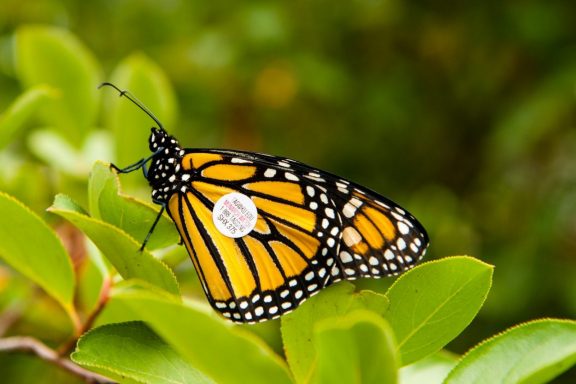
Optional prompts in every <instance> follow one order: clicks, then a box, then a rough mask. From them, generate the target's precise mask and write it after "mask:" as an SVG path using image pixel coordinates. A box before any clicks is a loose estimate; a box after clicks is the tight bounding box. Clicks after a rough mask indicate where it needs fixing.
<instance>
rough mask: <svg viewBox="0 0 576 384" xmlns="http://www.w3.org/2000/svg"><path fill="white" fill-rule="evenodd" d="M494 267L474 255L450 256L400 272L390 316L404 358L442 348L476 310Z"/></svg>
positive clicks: (392, 290)
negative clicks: (403, 272)
mask: <svg viewBox="0 0 576 384" xmlns="http://www.w3.org/2000/svg"><path fill="white" fill-rule="evenodd" d="M492 271H493V267H492V266H490V265H488V264H485V263H483V262H481V261H479V260H477V259H474V258H472V257H465V256H459V257H449V258H445V259H441V260H437V261H432V262H428V263H425V264H422V265H420V266H418V267H416V268H414V269H412V270H410V271H408V272H407V273H405V274H404V275H401V276H400V277H399V278H398V280H396V282H394V284H393V285H392V286H391V287H390V289H389V290H388V291H387V293H386V296H387V297H388V299H389V300H390V306H389V307H388V311H387V312H386V315H385V317H386V319H387V320H388V321H389V322H390V325H391V326H392V329H393V330H394V334H395V335H396V341H397V343H398V348H399V349H400V354H401V360H402V364H403V365H406V364H410V363H412V362H414V361H416V360H419V359H422V358H424V357H426V356H428V355H430V354H432V353H434V352H437V351H439V350H440V349H441V348H442V347H444V346H445V345H446V344H447V343H448V342H450V341H451V340H452V339H454V338H455V337H456V336H458V334H460V332H462V330H464V328H466V326H468V324H470V322H471V321H472V319H473V318H474V317H475V316H476V314H477V313H478V311H479V310H480V307H481V306H482V304H483V303H484V300H485V299H486V296H487V295H488V291H489V290H490V285H491V282H492Z"/></svg>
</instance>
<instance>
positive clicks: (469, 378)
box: [445, 319, 576, 384]
mask: <svg viewBox="0 0 576 384" xmlns="http://www.w3.org/2000/svg"><path fill="white" fill-rule="evenodd" d="M574 364H576V321H569V320H555V319H544V320H536V321H532V322H529V323H526V324H521V325H518V326H515V327H512V328H510V329H508V330H506V331H505V332H504V333H502V334H500V335H497V336H495V337H493V338H491V339H488V340H487V341H484V342H482V343H480V344H479V345H478V346H476V347H474V348H473V349H472V350H471V351H469V352H468V353H467V354H466V355H465V356H464V357H463V358H462V360H460V362H459V363H458V365H456V367H454V369H453V370H452V371H451V372H450V374H449V375H448V377H447V378H446V381H445V383H447V384H457V383H466V384H468V383H503V384H512V383H523V384H527V383H531V384H536V383H548V382H550V381H551V380H552V379H553V378H554V377H556V376H558V375H560V374H561V373H562V372H564V371H566V370H567V369H568V368H570V367H571V366H573V365H574Z"/></svg>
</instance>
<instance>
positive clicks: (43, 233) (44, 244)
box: [0, 192, 75, 313]
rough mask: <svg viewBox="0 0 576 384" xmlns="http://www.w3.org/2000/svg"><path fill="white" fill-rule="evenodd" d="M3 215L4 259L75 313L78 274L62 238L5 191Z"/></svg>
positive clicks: (0, 243) (0, 200) (0, 196)
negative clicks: (74, 298) (74, 299)
mask: <svg viewBox="0 0 576 384" xmlns="http://www.w3.org/2000/svg"><path fill="white" fill-rule="evenodd" d="M0 212H2V214H1V215H0V257H2V259H3V260H4V261H5V262H6V263H7V264H9V265H10V266H11V267H12V268H14V269H15V270H17V271H18V272H20V273H21V274H23V275H24V276H26V277H27V278H29V279H30V280H32V281H33V282H34V283H36V284H38V285H39V286H40V287H42V289H44V290H45V291H46V292H47V293H48V294H49V295H50V296H52V297H53V298H54V299H56V300H57V301H58V302H59V303H60V304H61V305H62V306H63V307H64V308H65V309H66V310H67V311H68V312H69V313H71V312H72V300H73V297H74V285H75V279H74V271H73V269H72V263H71V262H70V258H69V256H68V254H67V253H66V250H65V249H64V247H63V246H62V243H61V242H60V239H58V237H57V236H56V234H55V233H54V231H52V229H50V227H48V225H47V224H46V223H45V222H44V221H43V220H42V219H40V218H39V217H38V216H37V215H36V214H35V213H33V212H32V211H31V210H30V209H28V208H27V207H25V206H24V205H23V204H22V203H20V202H19V201H17V200H16V199H15V198H13V197H11V196H9V195H7V194H5V193H2V192H0Z"/></svg>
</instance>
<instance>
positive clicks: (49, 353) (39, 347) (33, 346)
mask: <svg viewBox="0 0 576 384" xmlns="http://www.w3.org/2000/svg"><path fill="white" fill-rule="evenodd" d="M0 351H8V352H10V351H21V352H28V353H33V354H35V355H36V356H38V357H40V358H41V359H42V360H45V361H47V362H49V363H52V364H54V365H56V366H58V367H60V368H62V369H64V370H66V371H68V372H69V373H71V374H73V375H76V376H78V377H80V378H82V379H84V380H86V381H87V382H88V383H114V381H112V380H111V379H108V378H106V377H104V376H101V375H99V374H97V373H94V372H90V371H88V370H86V369H84V368H82V367H80V366H79V365H76V364H75V363H74V362H72V361H71V360H68V359H66V358H63V357H61V356H60V355H59V354H58V353H57V352H56V351H55V350H53V349H51V348H49V347H48V346H46V345H45V344H44V343H42V342H41V341H40V340H37V339H35V338H33V337H29V336H11V337H5V338H0Z"/></svg>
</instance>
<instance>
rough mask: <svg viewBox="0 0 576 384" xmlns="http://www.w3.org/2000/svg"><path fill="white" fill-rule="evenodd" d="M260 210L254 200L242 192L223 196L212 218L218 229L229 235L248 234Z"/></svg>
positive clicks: (215, 205)
mask: <svg viewBox="0 0 576 384" xmlns="http://www.w3.org/2000/svg"><path fill="white" fill-rule="evenodd" d="M257 219H258V210H257V209H256V206H255V205H254V203H253V202H252V200H251V199H250V198H249V197H248V196H246V195H243V194H241V193H238V192H232V193H229V194H227V195H224V196H222V197H221V198H220V199H218V201H217V202H216V204H214V210H213V211H212V220H213V221H214V225H215V226H216V228H218V230H219V231H220V232H221V233H222V234H223V235H224V236H228V237H233V238H238V237H242V236H246V235H247V234H249V233H250V232H252V230H253V229H254V226H255V225H256V220H257Z"/></svg>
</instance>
